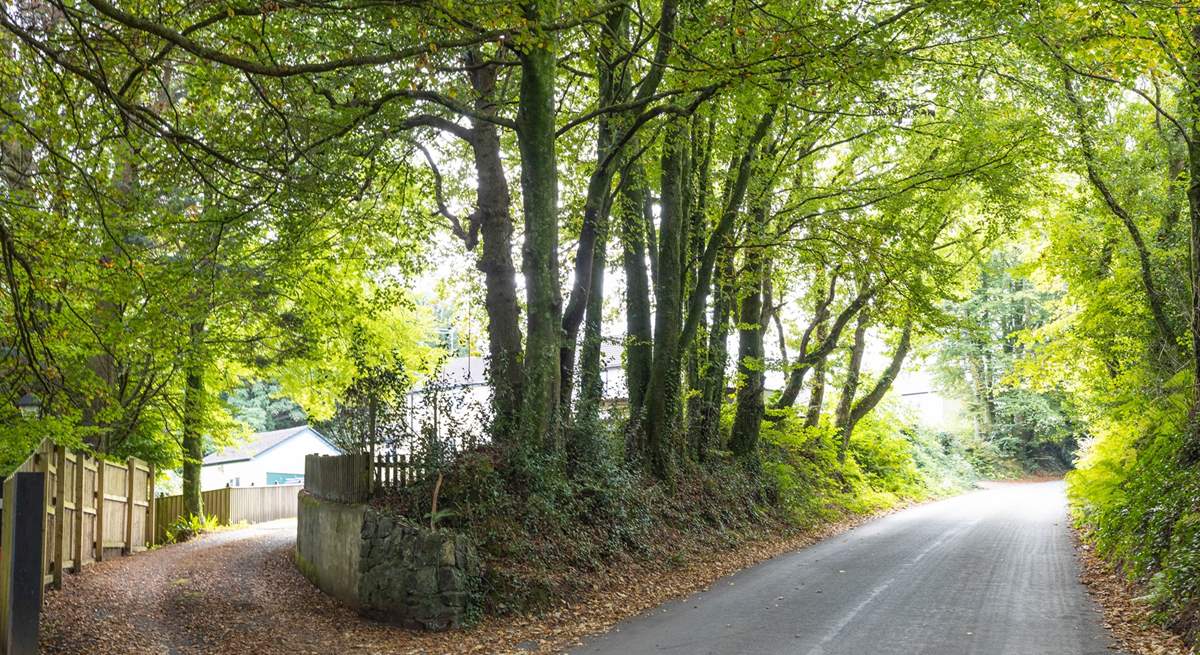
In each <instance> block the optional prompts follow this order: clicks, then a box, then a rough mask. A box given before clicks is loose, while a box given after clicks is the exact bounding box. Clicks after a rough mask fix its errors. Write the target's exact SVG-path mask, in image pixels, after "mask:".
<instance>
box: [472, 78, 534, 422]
mask: <svg viewBox="0 0 1200 655" xmlns="http://www.w3.org/2000/svg"><path fill="white" fill-rule="evenodd" d="M469 63H473V64H475V67H474V68H473V69H472V72H471V82H472V85H473V86H474V88H475V91H476V102H475V110H476V111H477V112H478V113H479V114H480V115H481V118H472V119H471V133H470V144H471V148H472V151H473V153H474V155H475V177H476V205H477V208H476V211H477V212H478V215H477V220H478V223H479V231H480V235H481V236H482V241H483V248H482V254H481V255H480V256H479V258H478V259H477V260H476V262H475V267H476V268H477V269H478V270H479V271H480V272H482V273H483V275H484V289H485V292H484V306H485V308H486V311H487V317H488V325H487V330H488V355H489V362H488V377H489V380H490V382H491V384H492V394H493V395H492V408H493V412H492V414H493V425H492V434H493V435H494V437H493V438H496V439H497V440H498V441H501V442H503V441H504V440H506V439H509V438H511V435H512V433H513V431H514V430H515V423H514V421H515V419H516V415H517V411H518V408H519V407H520V406H521V383H522V380H523V377H524V374H523V371H522V368H521V327H520V318H521V314H520V308H519V306H518V304H517V272H516V267H515V266H514V265H513V259H512V233H513V225H512V215H511V214H510V207H511V205H512V199H511V197H510V195H509V191H508V179H507V178H506V176H505V174H504V162H503V161H502V160H501V158H500V135H499V134H498V133H497V130H496V125H495V124H494V123H492V122H489V121H487V120H484V119H483V118H482V117H486V116H494V115H495V113H496V104H495V100H494V92H495V86H496V67H495V64H491V65H486V66H480V65H478V62H473V61H472V62H469ZM468 245H473V244H468Z"/></svg>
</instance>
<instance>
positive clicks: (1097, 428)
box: [1067, 397, 1200, 646]
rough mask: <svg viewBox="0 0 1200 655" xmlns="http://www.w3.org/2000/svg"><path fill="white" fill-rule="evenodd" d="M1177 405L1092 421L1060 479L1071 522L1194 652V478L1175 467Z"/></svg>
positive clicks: (1197, 554)
mask: <svg viewBox="0 0 1200 655" xmlns="http://www.w3.org/2000/svg"><path fill="white" fill-rule="evenodd" d="M1184 406H1186V405H1184V404H1183V403H1180V402H1178V401H1176V402H1172V401H1171V398H1169V397H1166V398H1161V399H1160V400H1159V402H1146V401H1145V400H1142V399H1136V400H1135V399H1130V400H1129V402H1127V403H1123V404H1114V406H1112V407H1109V408H1107V410H1108V414H1107V415H1106V416H1103V417H1097V418H1095V419H1094V420H1093V421H1092V423H1091V425H1092V427H1093V430H1094V435H1093V437H1092V439H1091V440H1089V441H1088V442H1087V443H1085V448H1084V451H1083V455H1082V456H1081V458H1080V462H1079V465H1078V468H1077V469H1076V470H1075V471H1073V472H1072V473H1070V474H1068V476H1067V480H1068V482H1069V491H1070V494H1071V500H1072V505H1073V508H1074V511H1075V518H1076V521H1077V523H1079V524H1080V525H1081V526H1082V527H1083V528H1084V530H1085V532H1086V534H1088V535H1089V538H1090V539H1091V540H1092V541H1094V542H1095V545H1096V547H1097V550H1098V551H1099V552H1100V554H1101V555H1103V556H1104V557H1105V558H1106V559H1108V560H1109V561H1111V562H1114V563H1115V564H1116V565H1117V566H1118V567H1119V568H1120V569H1121V570H1122V571H1123V572H1124V573H1125V574H1126V575H1127V576H1128V577H1129V578H1131V579H1133V580H1135V581H1137V582H1139V583H1141V584H1142V585H1143V587H1144V588H1145V589H1146V590H1147V594H1146V595H1145V596H1144V597H1143V598H1141V599H1139V600H1140V601H1141V602H1144V603H1147V604H1148V605H1149V606H1150V607H1151V608H1152V609H1153V610H1154V617H1155V619H1156V620H1157V621H1158V622H1159V623H1160V624H1162V625H1164V626H1166V627H1168V628H1170V629H1172V630H1174V631H1176V632H1178V633H1180V634H1182V635H1183V636H1184V638H1185V639H1186V640H1187V642H1188V643H1189V644H1192V645H1193V646H1195V645H1197V644H1200V472H1198V471H1197V468H1196V467H1195V466H1193V465H1188V464H1186V463H1184V462H1182V461H1181V458H1180V457H1179V453H1180V452H1181V450H1182V447H1183V443H1184V436H1185V431H1186V424H1187V418H1186V411H1184V410H1183V409H1181V407H1184Z"/></svg>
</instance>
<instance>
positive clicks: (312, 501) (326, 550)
mask: <svg viewBox="0 0 1200 655" xmlns="http://www.w3.org/2000/svg"><path fill="white" fill-rule="evenodd" d="M297 521H298V525H297V536H296V564H297V566H298V567H299V568H300V570H301V572H303V573H304V575H305V576H306V577H307V578H308V579H309V580H311V581H312V582H313V584H315V585H317V587H319V588H320V589H321V590H322V591H324V592H325V593H328V594H330V595H331V596H334V597H335V598H338V599H340V600H341V601H342V602H345V603H346V604H348V605H350V606H351V607H354V608H356V609H358V610H359V612H360V613H361V614H363V615H364V616H368V617H371V618H374V619H377V620H381V621H388V622H392V623H398V624H400V625H403V626H405V627H409V628H415V629H423V630H445V629H448V628H452V627H458V626H460V625H462V624H463V623H464V622H465V621H466V620H467V614H468V611H469V608H470V605H471V602H472V593H473V590H475V589H478V582H479V573H480V571H479V557H478V555H477V554H476V551H475V547H474V545H473V544H472V543H471V542H470V540H469V539H467V537H465V536H463V535H457V534H453V533H449V532H433V531H430V530H427V529H424V528H419V527H415V526H412V525H410V524H408V523H404V522H400V521H397V520H396V519H394V518H392V517H391V516H388V515H387V514H385V513H383V512H381V511H379V510H377V509H374V508H372V507H370V506H368V505H365V504H354V505H351V504H344V503H337V502H332V501H328V500H322V499H320V498H317V497H316V496H313V495H312V494H309V493H308V492H301V493H300V508H299V515H298V519H297Z"/></svg>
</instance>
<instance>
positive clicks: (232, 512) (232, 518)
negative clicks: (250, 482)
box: [154, 484, 304, 542]
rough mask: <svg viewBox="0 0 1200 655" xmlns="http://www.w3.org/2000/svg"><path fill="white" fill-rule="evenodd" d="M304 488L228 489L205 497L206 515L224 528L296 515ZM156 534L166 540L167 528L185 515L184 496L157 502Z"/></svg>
mask: <svg viewBox="0 0 1200 655" xmlns="http://www.w3.org/2000/svg"><path fill="white" fill-rule="evenodd" d="M303 486H304V485H299V484H278V485H268V486H265V487H225V488H222V489H213V490H211V491H205V492H204V493H202V494H201V496H202V497H203V502H204V514H205V515H206V516H213V517H216V519H217V522H218V523H220V524H221V525H233V524H234V523H240V522H242V521H245V522H246V523H262V522H263V521H274V520H276V519H289V518H294V517H295V516H296V494H297V493H299V491H300V489H301V488H302V487H303ZM154 502H155V505H157V508H156V510H155V515H156V516H157V520H156V523H155V535H156V536H157V538H158V540H159V541H160V542H161V541H164V540H165V539H166V533H167V528H168V527H170V526H171V524H172V523H174V522H175V521H176V520H177V519H179V518H180V517H182V516H184V515H185V514H186V512H184V509H183V496H163V497H161V498H156V499H155V500H154Z"/></svg>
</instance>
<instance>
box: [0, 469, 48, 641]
mask: <svg viewBox="0 0 1200 655" xmlns="http://www.w3.org/2000/svg"><path fill="white" fill-rule="evenodd" d="M4 503H5V507H4V553H3V557H0V654H2V655H36V654H37V652H38V615H39V614H40V612H41V610H42V584H43V583H44V581H45V567H44V565H43V563H42V555H43V554H42V551H43V550H44V548H43V547H44V546H45V543H46V535H45V529H46V526H45V518H46V474H45V473H44V472H41V471H39V472H36V473H15V474H13V476H12V477H10V478H9V479H8V480H7V481H6V482H5V483H4Z"/></svg>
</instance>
